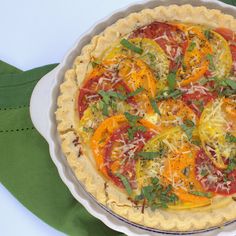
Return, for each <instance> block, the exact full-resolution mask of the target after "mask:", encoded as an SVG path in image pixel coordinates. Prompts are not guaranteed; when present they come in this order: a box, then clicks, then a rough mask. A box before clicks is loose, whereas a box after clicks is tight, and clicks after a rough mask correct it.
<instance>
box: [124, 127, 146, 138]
mask: <svg viewBox="0 0 236 236" xmlns="http://www.w3.org/2000/svg"><path fill="white" fill-rule="evenodd" d="M146 130H147V129H146V127H145V126H142V125H140V126H133V127H131V128H129V129H128V138H129V139H130V140H132V139H134V134H135V133H136V132H137V131H141V132H145V131H146Z"/></svg>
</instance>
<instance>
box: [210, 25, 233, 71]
mask: <svg viewBox="0 0 236 236" xmlns="http://www.w3.org/2000/svg"><path fill="white" fill-rule="evenodd" d="M214 31H215V32H217V33H218V34H220V35H222V36H223V37H224V38H225V39H226V40H227V41H228V44H229V47H230V51H231V54H232V59H233V68H232V69H233V72H234V74H236V33H235V32H233V31H232V30H230V29H226V28H216V29H214Z"/></svg>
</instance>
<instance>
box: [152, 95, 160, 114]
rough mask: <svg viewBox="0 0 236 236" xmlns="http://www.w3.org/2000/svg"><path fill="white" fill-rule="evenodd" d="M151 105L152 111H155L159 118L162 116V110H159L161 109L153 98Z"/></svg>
mask: <svg viewBox="0 0 236 236" xmlns="http://www.w3.org/2000/svg"><path fill="white" fill-rule="evenodd" d="M150 103H151V106H152V109H153V110H154V111H155V112H156V113H157V114H158V115H159V116H161V112H160V110H159V108H158V106H157V103H156V101H155V100H154V99H152V98H151V99H150Z"/></svg>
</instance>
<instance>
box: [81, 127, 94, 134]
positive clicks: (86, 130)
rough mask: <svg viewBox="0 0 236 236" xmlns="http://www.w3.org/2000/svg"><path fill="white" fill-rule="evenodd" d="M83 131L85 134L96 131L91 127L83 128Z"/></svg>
mask: <svg viewBox="0 0 236 236" xmlns="http://www.w3.org/2000/svg"><path fill="white" fill-rule="evenodd" d="M83 131H84V132H88V133H91V132H93V131H94V129H93V128H91V127H83Z"/></svg>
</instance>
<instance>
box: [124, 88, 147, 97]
mask: <svg viewBox="0 0 236 236" xmlns="http://www.w3.org/2000/svg"><path fill="white" fill-rule="evenodd" d="M142 91H144V88H143V87H140V88H137V89H136V90H135V91H133V92H131V93H130V94H128V95H127V97H133V96H135V95H137V94H139V93H141V92H142Z"/></svg>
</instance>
